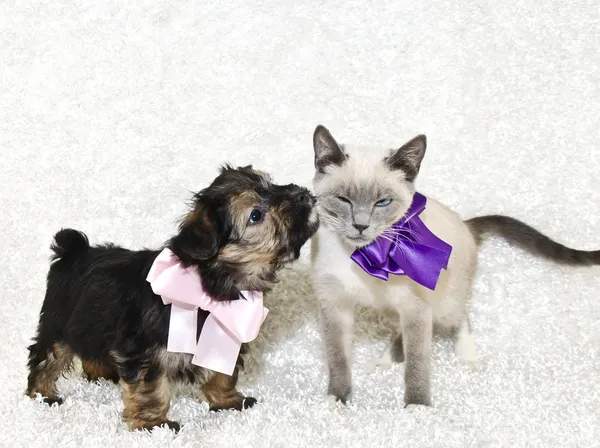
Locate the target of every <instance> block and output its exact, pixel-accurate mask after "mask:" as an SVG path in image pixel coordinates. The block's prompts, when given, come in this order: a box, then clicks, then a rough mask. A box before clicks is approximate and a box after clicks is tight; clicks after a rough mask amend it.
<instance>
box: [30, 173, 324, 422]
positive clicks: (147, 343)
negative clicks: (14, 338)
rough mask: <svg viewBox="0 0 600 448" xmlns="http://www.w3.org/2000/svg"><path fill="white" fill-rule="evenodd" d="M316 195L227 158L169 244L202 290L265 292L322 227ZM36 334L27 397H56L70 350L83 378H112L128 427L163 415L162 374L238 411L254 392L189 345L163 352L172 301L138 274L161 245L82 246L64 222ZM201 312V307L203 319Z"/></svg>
mask: <svg viewBox="0 0 600 448" xmlns="http://www.w3.org/2000/svg"><path fill="white" fill-rule="evenodd" d="M314 203H315V199H314V197H313V196H312V195H311V194H310V193H309V192H308V190H306V189H305V188H301V187H298V186H296V185H286V186H280V185H274V184H272V183H271V180H270V178H269V176H268V175H266V174H265V173H262V172H259V171H256V170H254V169H252V167H251V166H249V167H245V168H237V169H234V168H232V167H230V166H225V167H224V168H223V169H222V170H221V174H220V175H219V176H218V177H217V178H216V179H215V180H214V181H213V183H212V184H211V185H210V186H209V187H208V188H206V189H204V190H202V191H200V192H199V193H198V194H196V195H195V196H194V200H193V207H192V210H191V211H190V212H189V214H188V215H187V216H186V217H185V218H184V220H183V222H182V223H181V225H180V227H179V232H178V233H177V234H176V235H175V236H174V237H173V238H171V239H170V240H169V241H168V242H167V243H166V247H168V248H170V249H171V250H172V251H173V252H174V253H175V254H176V255H177V256H178V257H179V258H180V259H181V260H182V262H183V263H184V264H185V265H188V266H189V265H193V266H196V268H197V269H198V272H199V274H200V276H201V278H202V285H203V287H204V289H205V290H206V291H207V292H208V293H209V294H210V295H211V296H212V297H213V298H215V299H218V300H239V297H240V291H241V290H260V291H268V290H269V289H270V287H271V286H272V284H273V282H275V281H276V272H277V270H278V269H279V268H280V267H281V266H282V265H283V264H285V263H287V262H291V261H293V260H295V259H297V258H298V256H299V254H300V248H301V247H302V246H303V245H304V243H305V242H306V241H307V240H308V239H309V238H310V237H311V236H312V235H313V234H314V232H315V231H316V230H317V227H318V219H317V214H316V210H315V209H314V208H313V207H314ZM52 250H53V251H54V256H53V257H52V260H53V263H52V264H51V267H50V271H49V273H48V282H47V291H46V297H45V300H44V303H43V305H42V310H41V313H40V322H39V326H38V330H37V335H36V337H35V340H34V344H33V345H31V346H30V347H29V352H30V354H29V372H30V373H29V379H28V386H27V391H26V393H27V395H29V396H31V397H34V396H35V395H36V394H37V393H39V394H41V395H42V396H43V397H44V400H45V401H46V402H47V403H55V402H57V403H59V404H60V403H61V401H62V400H61V399H60V398H59V397H58V395H57V392H56V389H55V383H56V380H57V378H58V377H59V375H60V374H61V373H63V372H64V371H65V370H66V369H68V368H69V367H70V365H71V363H72V360H73V357H74V356H79V357H80V358H81V359H82V363H83V368H84V371H85V373H86V374H87V376H88V378H89V379H90V380H95V379H98V378H101V377H104V378H109V379H112V380H113V381H115V382H116V381H120V383H121V385H122V390H123V402H124V411H123V418H124V420H125V421H126V423H127V424H128V425H129V427H130V428H131V429H141V428H152V427H155V426H159V425H163V424H167V425H168V426H169V427H171V428H174V429H178V428H179V425H178V424H177V423H176V422H172V421H169V420H167V412H168V410H169V402H170V392H169V380H171V379H183V380H188V381H191V382H194V383H199V384H201V386H202V391H203V392H204V395H205V397H206V399H207V400H208V401H209V404H210V406H211V409H214V410H217V409H231V408H233V409H238V410H241V409H243V408H247V407H250V406H252V405H253V404H254V403H255V402H256V400H255V399H254V398H250V397H244V396H243V395H242V394H241V393H239V392H238V391H237V390H236V388H235V386H236V382H237V375H238V371H239V368H240V367H242V360H241V358H239V359H238V366H237V368H236V370H235V372H234V374H233V375H232V376H228V375H224V374H220V373H215V372H211V371H209V370H207V369H203V368H200V367H198V366H195V365H193V364H191V358H192V355H188V354H179V353H169V352H167V351H166V344H167V334H168V329H169V317H170V310H171V306H170V305H168V306H165V305H164V304H163V302H162V299H161V298H160V297H159V296H157V295H155V294H154V293H153V292H152V289H151V287H150V284H149V283H148V282H147V281H146V276H147V274H148V271H149V269H150V266H151V265H152V263H153V261H154V259H155V258H156V256H157V255H158V254H159V252H160V250H140V251H131V250H127V249H124V248H121V247H117V246H115V245H112V244H106V245H102V246H90V245H89V243H88V239H87V237H86V236H85V235H84V234H83V233H81V232H78V231H76V230H72V229H66V230H61V231H60V232H58V233H57V234H56V236H55V242H54V244H53V245H52ZM206 315H207V313H204V314H203V313H202V312H199V319H205V318H206Z"/></svg>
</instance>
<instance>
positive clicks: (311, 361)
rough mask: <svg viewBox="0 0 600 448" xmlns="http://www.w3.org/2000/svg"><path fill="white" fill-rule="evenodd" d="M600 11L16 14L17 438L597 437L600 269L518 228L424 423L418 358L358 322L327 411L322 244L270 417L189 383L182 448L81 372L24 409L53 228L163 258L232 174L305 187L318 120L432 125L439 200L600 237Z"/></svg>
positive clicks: (551, 7) (4, 109)
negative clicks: (530, 242)
mask: <svg viewBox="0 0 600 448" xmlns="http://www.w3.org/2000/svg"><path fill="white" fill-rule="evenodd" d="M216 3H221V4H220V5H215V4H216ZM599 18H600V10H599V9H598V4H597V1H596V0H574V1H570V2H563V1H558V0H551V1H548V2H534V1H526V0H520V1H514V0H509V1H507V2H496V1H492V0H475V1H470V2H451V1H447V0H435V1H406V0H400V1H399V0H394V1H388V0H381V1H379V0H378V1H370V2H365V1H357V0H349V1H344V2H334V1H332V2H323V1H317V0H308V1H290V0H285V1H275V0H268V1H265V0H253V1H251V0H247V1H240V0H234V1H228V2H201V1H197V0H182V1H174V0H173V1H161V0H139V1H124V0H107V1H105V2H85V1H66V0H53V1H49V0H46V1H31V0H7V1H3V2H0V150H1V169H0V176H1V180H2V182H1V184H2V187H1V193H0V207H1V209H2V214H1V216H0V225H1V229H2V231H1V238H2V242H1V244H0V250H1V251H2V253H1V257H2V262H1V264H2V266H1V269H0V285H1V287H2V307H1V308H0V329H1V339H0V360H1V363H2V367H1V368H0V387H1V389H2V393H1V394H0V397H1V398H0V412H1V416H2V418H1V419H0V422H1V423H0V446H3V447H30V446H31V447H34V446H39V447H46V448H47V447H53V446H60V447H78V448H79V447H93V446H97V447H135V446H140V447H142V446H143V447H168V446H173V447H183V446H186V447H187V446H189V447H194V446H197V447H204V446H207V447H208V446H211V447H212V446H219V447H221V446H222V447H285V448H291V447H297V446H298V447H300V446H306V447H334V446H344V447H374V446H375V447H379V446H382V447H383V446H385V447H387V446H390V447H391V446H406V447H461V448H462V447H467V446H473V447H495V446H506V447H554V446H556V447H558V446H560V447H575V446H578V447H592V446H599V445H600V442H598V441H599V440H600V384H599V377H600V268H597V267H596V268H585V269H584V268H582V269H572V268H562V267H557V266H554V265H552V264H550V263H547V262H545V261H540V260H537V259H535V258H532V257H531V256H529V255H527V254H524V253H522V252H519V251H517V250H513V249H511V248H509V247H508V246H507V245H506V244H505V243H503V242H502V241H500V240H491V241H489V242H488V243H487V244H486V245H485V246H484V247H483V248H482V250H481V264H480V270H479V274H478V278H477V282H476V285H475V291H474V295H473V300H472V302H471V306H470V315H471V319H472V324H473V331H474V334H475V337H476V340H477V345H478V350H479V353H480V357H481V361H482V366H481V368H480V370H479V371H477V372H471V371H470V370H469V369H468V368H467V367H465V366H464V365H461V364H460V363H459V362H458V361H457V360H456V359H455V356H454V354H453V352H452V345H451V344H450V343H449V342H447V341H443V340H436V342H435V349H434V369H433V370H434V378H433V398H434V403H435V405H434V407H433V408H430V409H424V408H423V409H415V410H404V409H403V406H402V396H403V379H402V372H403V367H402V366H395V367H393V368H392V369H390V370H381V369H379V370H378V369H375V368H370V367H368V361H369V360H370V359H371V358H373V357H376V356H378V354H379V352H380V350H381V349H382V348H383V346H384V341H385V340H386V338H387V337H388V335H389V329H390V327H389V325H388V324H389V321H387V320H386V318H385V317H381V316H377V315H375V314H373V313H369V312H364V311H362V312H361V313H360V319H359V324H358V330H357V334H356V342H355V360H354V367H353V372H354V385H355V387H354V401H353V403H352V404H351V405H350V406H348V407H347V408H345V407H343V406H333V407H328V406H326V405H325V404H324V391H325V388H326V373H325V367H324V362H323V355H322V353H323V352H322V342H321V339H320V336H319V332H318V328H317V322H316V314H315V299H314V296H313V293H312V290H311V286H310V279H309V273H308V263H307V260H308V257H307V255H308V253H309V247H308V246H307V247H306V249H305V250H304V253H303V257H302V260H301V261H300V262H299V263H298V264H297V265H296V266H295V267H294V268H293V269H292V270H288V271H286V272H284V273H283V275H282V281H281V283H280V284H279V285H278V287H277V288H276V290H275V291H274V293H273V294H271V296H270V297H269V298H268V306H269V307H270V308H271V313H270V314H269V317H268V319H267V321H266V323H265V326H264V330H263V331H262V333H261V335H260V339H259V340H258V341H257V343H255V344H254V345H253V347H252V357H251V361H250V363H249V369H248V370H247V371H246V373H245V374H244V375H243V377H242V379H241V388H242V389H243V390H244V391H245V392H247V393H248V394H251V395H253V396H255V397H257V398H259V399H260V403H259V404H258V405H257V406H256V407H255V408H254V409H251V410H249V411H247V412H243V413H236V412H225V413H220V414H212V413H210V414H209V412H208V407H207V405H206V404H205V403H203V402H202V401H200V400H199V399H198V397H196V396H194V395H193V389H191V388H183V389H181V388H180V389H179V393H178V394H176V395H175V396H174V397H173V399H172V407H171V411H170V417H171V418H173V419H175V420H179V421H180V422H182V423H183V424H184V425H185V426H184V428H183V430H182V431H181V433H180V434H178V435H173V433H171V432H170V431H168V430H165V429H161V430H157V431H155V432H153V433H148V432H145V433H144V432H137V433H131V432H128V431H127V430H126V428H125V425H124V424H123V423H122V422H121V420H120V412H121V401H120V396H119V390H118V388H117V387H115V386H113V385H112V384H107V383H105V382H100V383H95V384H94V383H88V382H86V381H84V380H83V379H82V378H81V377H80V376H79V371H75V372H74V373H73V374H69V375H68V376H67V377H66V378H65V379H61V380H60V382H59V390H60V393H61V394H62V395H63V396H64V397H65V404H64V405H63V406H61V407H58V408H56V407H53V408H49V407H48V406H47V405H43V404H40V403H36V402H35V401H33V400H30V399H29V398H26V397H25V396H24V395H23V391H24V389H25V385H26V376H27V371H26V367H25V365H26V357H27V352H26V346H27V345H28V343H29V339H30V337H31V336H32V335H33V333H34V329H35V327H36V323H37V318H38V311H39V308H40V305H41V303H42V298H43V296H44V286H45V285H44V282H45V275H46V271H47V268H48V257H49V253H50V252H49V248H48V247H49V244H50V241H51V238H52V235H53V234H54V233H55V232H56V231H57V230H58V229H60V228H61V227H63V226H69V227H75V228H77V229H82V230H84V231H85V232H86V233H87V234H88V235H89V237H90V239H91V240H92V241H93V242H105V241H113V242H116V243H119V244H122V245H125V246H127V247H131V248H141V247H143V246H148V245H151V246H158V245H160V244H161V243H162V242H163V241H164V240H165V239H166V238H167V237H168V236H169V235H170V234H171V233H172V232H173V231H174V229H175V222H176V220H177V219H178V218H179V217H180V216H181V215H182V214H183V212H184V210H185V201H186V200H187V199H188V198H189V197H190V191H192V190H198V189H200V188H201V187H203V186H205V185H206V184H207V183H208V182H209V181H210V180H211V179H212V178H213V176H214V175H215V173H216V169H217V166H218V165H219V164H220V163H221V162H224V161H226V160H227V161H231V162H233V163H234V164H247V163H253V164H254V165H255V166H257V167H260V168H262V169H265V170H268V171H271V172H273V174H274V175H275V177H276V180H278V181H280V182H282V183H283V182H290V181H294V182H297V183H301V184H310V182H311V179H312V170H313V169H312V159H313V155H312V147H311V137H312V132H313V130H314V128H315V126H316V125H317V124H319V123H322V124H324V125H326V126H327V127H328V128H329V129H330V130H331V132H332V133H333V135H334V136H336V137H337V138H338V139H339V140H340V141H355V142H358V143H367V142H369V141H371V142H377V143H383V142H385V143H389V144H393V145H395V146H399V145H401V144H402V143H404V142H405V141H407V140H408V139H410V138H411V137H413V136H414V135H416V134H418V133H426V134H427V136H428V141H429V149H428V152H427V156H426V158H425V162H424V165H423V169H422V173H421V176H420V179H419V187H420V190H421V191H422V192H424V193H426V194H430V195H433V196H435V197H437V198H439V199H440V200H442V201H443V202H445V203H446V204H448V205H450V206H451V207H453V208H454V209H456V210H457V211H459V212H460V213H461V214H462V215H463V216H464V217H465V218H467V217H471V216H474V215H476V214H487V213H505V214H510V215H512V216H515V217H517V218H520V219H523V220H526V221H527V222H529V223H531V224H534V225H535V226H537V227H538V228H540V229H541V230H543V231H544V232H546V233H547V234H549V235H551V236H553V237H555V238H557V239H559V240H560V241H561V242H564V243H568V244H570V245H572V246H576V247H578V248H584V249H594V248H596V249H597V248H600V222H599V220H598V218H599V217H600V178H599V174H600V108H599V101H600V52H599V51H598V48H599V46H600V19H599Z"/></svg>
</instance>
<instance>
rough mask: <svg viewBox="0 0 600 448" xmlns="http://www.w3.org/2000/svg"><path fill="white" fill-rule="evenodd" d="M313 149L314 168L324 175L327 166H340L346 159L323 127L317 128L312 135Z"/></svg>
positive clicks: (342, 151)
mask: <svg viewBox="0 0 600 448" xmlns="http://www.w3.org/2000/svg"><path fill="white" fill-rule="evenodd" d="M313 147H314V149H315V168H316V169H317V171H318V172H319V173H325V167H327V166H329V165H338V166H339V165H341V164H342V163H344V161H345V160H346V159H347V156H346V154H345V153H344V150H343V149H342V148H341V147H340V145H338V143H337V142H336V141H335V139H334V138H333V136H332V135H331V134H330V133H329V131H328V130H327V128H325V126H321V125H319V126H317V128H316V129H315V133H314V134H313Z"/></svg>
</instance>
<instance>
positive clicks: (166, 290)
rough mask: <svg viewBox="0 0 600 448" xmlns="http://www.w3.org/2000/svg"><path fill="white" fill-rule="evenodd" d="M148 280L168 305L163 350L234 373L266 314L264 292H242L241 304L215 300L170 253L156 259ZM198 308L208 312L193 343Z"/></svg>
mask: <svg viewBox="0 0 600 448" xmlns="http://www.w3.org/2000/svg"><path fill="white" fill-rule="evenodd" d="M146 280H147V281H148V282H150V286H151V287H152V291H154V293H155V294H157V295H159V296H161V297H162V301H163V303H164V304H165V305H168V304H171V320H170V322H169V337H168V341H167V351H169V352H175V353H190V354H193V355H194V357H193V358H192V364H195V365H197V366H201V367H205V368H207V369H210V370H214V371H216V372H221V373H225V374H227V375H231V374H233V371H234V369H235V364H236V361H237V358H238V355H239V353H240V347H241V345H242V343H243V342H250V341H253V340H254V339H255V338H256V336H258V332H259V331H260V327H261V325H262V323H263V322H264V320H265V318H266V317H267V313H268V312H269V310H268V309H267V308H265V307H264V306H263V295H262V292H258V291H242V297H241V298H240V299H239V300H232V301H216V300H213V299H211V298H210V297H209V296H208V294H206V292H205V291H204V289H203V288H202V283H201V281H200V275H199V274H198V272H197V270H196V269H195V268H194V267H184V266H182V265H181V263H180V261H179V258H177V256H176V255H175V254H174V253H173V252H172V251H171V250H170V249H164V250H163V251H162V252H161V253H160V254H159V255H158V257H156V259H155V260H154V263H153V264H152V267H151V268H150V272H148V277H147V278H146ZM198 308H201V309H203V310H205V311H208V312H210V314H209V315H208V317H207V318H206V321H205V323H204V326H203V327H202V331H201V333H200V338H199V339H198V342H197V343H196V335H197V326H198Z"/></svg>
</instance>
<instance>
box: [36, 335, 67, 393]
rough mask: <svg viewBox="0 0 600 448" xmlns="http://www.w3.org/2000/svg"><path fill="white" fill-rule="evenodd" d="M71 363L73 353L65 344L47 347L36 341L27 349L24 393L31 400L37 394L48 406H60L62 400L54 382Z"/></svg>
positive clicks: (60, 343)
mask: <svg viewBox="0 0 600 448" xmlns="http://www.w3.org/2000/svg"><path fill="white" fill-rule="evenodd" d="M72 362H73V352H72V351H71V349H70V348H69V346H68V345H66V344H65V343H63V342H55V343H54V344H52V345H51V347H47V346H45V345H44V344H43V343H41V342H40V341H39V340H38V342H36V343H34V344H33V345H31V346H30V347H29V362H28V366H29V377H28V380H27V391H26V392H25V393H26V394H27V395H28V396H30V397H32V398H34V397H35V395H36V394H38V393H39V394H40V395H41V396H42V397H44V398H43V399H44V402H46V403H48V404H50V405H51V404H53V403H58V404H61V403H62V399H61V398H59V397H58V395H57V394H56V380H58V378H59V376H60V375H61V374H62V373H64V372H65V371H66V370H67V369H68V368H70V366H71V364H72Z"/></svg>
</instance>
